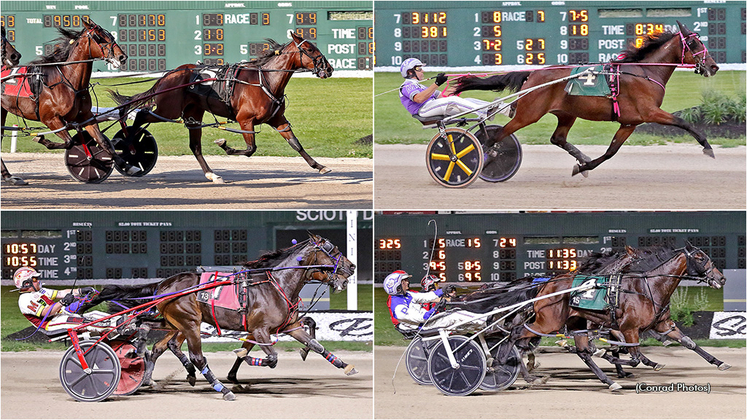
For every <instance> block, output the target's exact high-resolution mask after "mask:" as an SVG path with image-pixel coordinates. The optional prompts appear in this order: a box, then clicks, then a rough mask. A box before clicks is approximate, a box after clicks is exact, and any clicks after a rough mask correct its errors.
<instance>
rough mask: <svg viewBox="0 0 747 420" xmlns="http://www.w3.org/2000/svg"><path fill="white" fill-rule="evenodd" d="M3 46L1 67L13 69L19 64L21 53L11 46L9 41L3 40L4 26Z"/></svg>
mask: <svg viewBox="0 0 747 420" xmlns="http://www.w3.org/2000/svg"><path fill="white" fill-rule="evenodd" d="M2 35H3V46H2V53H3V56H2V64H3V66H6V65H7V66H8V67H15V66H17V65H18V63H20V62H21V53H19V52H18V51H16V49H15V48H14V47H13V45H11V43H10V41H8V39H7V38H5V26H3V27H2Z"/></svg>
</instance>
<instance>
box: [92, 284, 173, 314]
mask: <svg viewBox="0 0 747 420" xmlns="http://www.w3.org/2000/svg"><path fill="white" fill-rule="evenodd" d="M159 283H160V280H159V281H158V282H154V283H148V284H144V285H138V286H122V285H118V284H108V285H106V286H104V287H103V289H101V291H100V292H99V293H98V294H97V295H95V296H94V297H93V299H91V301H90V302H86V303H85V304H84V305H83V306H82V307H81V308H82V309H81V310H79V312H80V313H83V312H85V311H87V310H88V309H91V308H93V307H94V306H96V305H98V304H100V303H102V302H112V301H116V302H118V303H119V304H120V306H124V307H126V308H130V307H133V306H137V305H140V304H143V303H147V300H146V299H142V298H145V297H150V296H153V295H154V293H155V291H156V289H157V288H158V284H159ZM121 309H124V308H120V310H121Z"/></svg>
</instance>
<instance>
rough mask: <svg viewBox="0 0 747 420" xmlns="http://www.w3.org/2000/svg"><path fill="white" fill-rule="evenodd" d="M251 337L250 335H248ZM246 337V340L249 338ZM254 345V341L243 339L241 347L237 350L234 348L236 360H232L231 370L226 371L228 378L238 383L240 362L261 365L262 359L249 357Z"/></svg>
mask: <svg viewBox="0 0 747 420" xmlns="http://www.w3.org/2000/svg"><path fill="white" fill-rule="evenodd" d="M249 337H252V336H249ZM249 337H247V340H249V339H250V338H249ZM253 347H254V343H252V342H250V341H244V344H242V345H241V348H240V349H238V350H234V351H233V352H234V353H236V360H235V361H234V362H233V366H231V370H230V371H228V376H227V378H228V380H229V381H231V382H233V383H235V384H237V383H239V379H238V377H237V375H238V373H239V368H240V367H241V363H242V362H246V363H247V364H248V365H249V366H262V359H255V358H253V357H249V352H250V351H252V348H253Z"/></svg>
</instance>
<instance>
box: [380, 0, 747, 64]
mask: <svg viewBox="0 0 747 420" xmlns="http://www.w3.org/2000/svg"><path fill="white" fill-rule="evenodd" d="M375 20H376V66H377V67H399V65H400V64H401V63H402V60H404V59H405V58H409V57H416V58H419V59H420V60H421V61H423V62H424V63H426V64H427V65H429V66H435V67H460V66H496V65H563V64H578V63H597V62H607V61H609V60H610V59H612V58H614V57H615V56H616V55H617V53H618V52H620V51H621V50H623V49H624V48H625V47H626V46H627V45H628V44H630V43H635V42H636V40H638V42H640V40H641V37H643V36H645V35H646V34H648V33H654V32H657V31H658V32H661V31H670V32H677V31H679V29H678V27H677V20H679V21H680V22H682V23H684V24H685V25H687V27H688V28H690V29H691V30H693V31H695V32H696V33H698V34H699V35H700V37H701V39H702V40H703V42H704V43H705V44H706V46H707V47H708V49H709V51H710V53H711V56H712V57H713V58H714V60H716V62H718V63H744V62H745V3H744V2H737V1H724V2H710V1H697V2H696V1H680V2H665V1H650V2H641V1H631V2H621V1H605V2H600V1H592V2H579V1H565V2H555V1H553V2H550V1H531V2H528V1H523V2H520V1H505V2H473V1H469V2H458V1H430V2H409V3H402V2H393V1H377V2H376V7H375Z"/></svg>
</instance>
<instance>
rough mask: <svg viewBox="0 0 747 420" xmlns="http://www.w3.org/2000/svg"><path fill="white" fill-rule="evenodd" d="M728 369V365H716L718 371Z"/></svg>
mask: <svg viewBox="0 0 747 420" xmlns="http://www.w3.org/2000/svg"><path fill="white" fill-rule="evenodd" d="M730 367H731V365H730V364H728V363H721V364H720V365H718V370H722V371H723V370H726V369H729V368H730Z"/></svg>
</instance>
